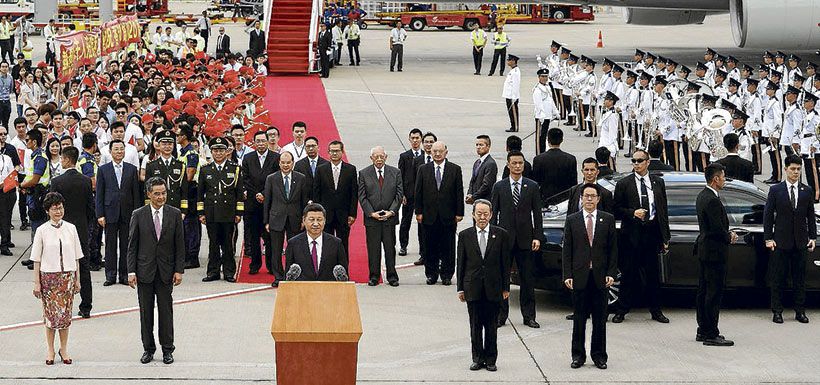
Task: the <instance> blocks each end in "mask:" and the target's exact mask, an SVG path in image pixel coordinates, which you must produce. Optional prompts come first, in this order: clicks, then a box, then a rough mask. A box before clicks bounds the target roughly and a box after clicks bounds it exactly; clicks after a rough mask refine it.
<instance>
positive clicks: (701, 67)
mask: <svg viewBox="0 0 820 385" xmlns="http://www.w3.org/2000/svg"><path fill="white" fill-rule="evenodd" d="M708 72H709V67H707V66H706V64H703V63H701V62H698V64H697V65H696V66H695V81H696V82H704V83H706V84H708V85H710V86H711V85H712V81H711V80H710V79H711V78H709V77H707V76H706V75H707V73H708Z"/></svg>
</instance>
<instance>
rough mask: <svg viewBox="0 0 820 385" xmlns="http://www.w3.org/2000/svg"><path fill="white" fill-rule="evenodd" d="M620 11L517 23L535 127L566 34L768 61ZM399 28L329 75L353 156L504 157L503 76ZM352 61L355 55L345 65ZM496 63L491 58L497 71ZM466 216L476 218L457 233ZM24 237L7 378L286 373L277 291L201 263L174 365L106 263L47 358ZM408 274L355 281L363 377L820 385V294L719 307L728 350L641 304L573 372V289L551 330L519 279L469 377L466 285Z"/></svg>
mask: <svg viewBox="0 0 820 385" xmlns="http://www.w3.org/2000/svg"><path fill="white" fill-rule="evenodd" d="M619 17H620V16H619V14H602V15H599V16H598V20H596V22H594V23H589V24H566V25H534V26H529V25H511V26H509V27H508V29H507V31H508V33H509V35H510V37H511V38H512V47H511V49H510V53H514V54H517V55H519V56H521V57H522V59H523V60H522V62H521V67H522V74H523V75H522V86H521V89H522V101H521V102H522V103H521V123H522V132H521V135H522V136H526V135H528V134H529V133H530V132H531V131H533V124H534V123H532V119H531V116H532V105H531V102H530V101H529V99H530V96H529V95H530V90H531V86H532V84H533V83H534V82H535V81H536V79H535V76H534V73H535V70H536V65H535V61H534V58H535V56H536V55H537V54H542V55H543V54H545V52H546V46H547V44H549V42H550V41H551V40H553V39H554V40H557V41H559V42H562V43H565V44H567V45H568V46H569V47H570V48H572V49H573V50H574V52H577V53H579V54H586V55H587V56H590V57H593V58H596V59H599V58H602V57H603V56H604V55H608V56H609V57H611V58H613V59H614V60H619V61H620V60H626V59H628V58H630V57H631V56H630V55H631V53H632V52H633V49H634V48H635V47H642V48H646V49H648V50H649V51H652V52H657V53H660V54H662V55H664V56H669V57H672V58H675V59H678V61H680V62H683V63H685V64H690V63H694V62H695V61H696V60H699V59H700V58H701V54H702V51H703V47H705V46H710V47H713V48H715V49H716V50H717V51H719V52H727V53H732V54H734V55H735V56H738V57H739V58H741V60H750V63H756V62H757V59H756V58H757V57H758V56H759V53H760V50H741V49H737V48H734V46H733V43H732V40H731V31H730V29H729V25H728V17H725V16H719V17H713V18H709V19H707V21H706V23H704V24H703V25H699V26H680V27H639V26H628V25H623V24H622V22H621V21H620V18H619ZM227 28H228V30H229V32H228V33H229V34H231V35H232V36H235V37H236V38H235V39H234V47H244V46H246V45H245V44H246V42H247V37H246V35H244V34H242V33H241V27H240V26H228V27H227ZM598 30H601V31H603V33H604V48H602V49H596V48H595V42H596V39H597V32H598ZM388 32H389V31H388V29H386V28H384V27H371V28H370V29H368V30H367V31H365V32H364V33H363V42H362V46H361V56H362V65H361V66H360V67H349V66H346V65H344V66H341V67H338V68H335V69H333V70H332V72H331V77H330V78H329V79H326V80H325V81H324V84H325V88H326V90H327V95H328V100H329V102H330V105H331V107H332V110H333V113H334V115H335V118H336V123H337V125H338V127H339V131H340V135H341V138H342V140H343V141H344V142H345V143H346V149H347V153H348V157H349V159H350V160H351V162H352V163H353V164H355V165H357V166H358V167H360V168H361V167H364V166H366V165H368V162H369V160H368V155H369V149H370V148H371V147H372V146H375V145H383V146H385V148H386V149H387V151H388V153H389V156H390V158H389V159H388V162H389V163H390V164H395V163H396V161H397V159H398V154H399V152H401V151H403V149H404V148H405V146H406V145H407V144H406V136H407V132H408V131H409V129H410V128H412V127H418V128H421V129H422V130H423V131H428V130H429V131H433V132H435V133H436V134H437V135H438V136H439V138H440V139H441V140H443V141H445V142H446V143H448V145H449V149H450V153H449V156H448V158H449V159H450V161H452V162H455V163H457V164H460V165H462V167H465V165H469V164H472V162H473V161H474V159H475V153H474V151H473V139H474V137H475V136H476V135H478V134H482V133H484V134H489V135H490V136H491V137H492V140H493V143H494V145H493V148H492V155H493V156H494V157H495V158H496V159H502V157H503V154H504V151H503V150H504V149H503V143H504V139H505V138H506V136H507V135H508V134H507V133H505V132H504V129H506V128H507V127H508V121H507V116H506V113H505V107H504V101H503V99H502V98H501V86H502V83H503V77H499V76H497V75H496V76H495V77H492V78H490V77H487V76H486V75H484V76H474V75H472V73H473V68H472V59H471V57H470V53H469V49H470V47H469V43H468V36H467V34H466V33H464V32H460V31H456V30H453V31H437V30H427V31H423V32H409V38H408V40H407V45H406V48H405V65H404V71H403V72H401V73H398V72H394V73H391V72H388V61H389V51H388V50H387V36H388ZM243 39H244V40H243ZM772 48H777V47H772ZM235 50H237V49H236V48H235ZM488 54H489V52H488ZM346 59H347V53H346V52H345V53H344V54H343V58H342V63H345V64H346V63H347V60H346ZM489 59H491V58H490V57H489V55H485V61H484V65H485V67H484V69H483V70H482V72H483V73H484V74H486V73H487V69H488V67H489V64H490V63H489ZM752 59H754V60H752ZM35 60H36V59H35ZM565 132H566V140H565V144H564V146H563V147H564V148H565V149H566V150H568V151H570V152H572V153H573V154H575V155H576V157H578V158H584V157H587V156H589V155H591V154H592V152H593V151H594V149H595V147H597V145H595V144H594V143H593V142H592V140H591V139H589V138H583V137H578V135H577V133H575V132H573V131H571V130H566V131H565ZM533 149H534V139H533V138H532V137H529V138H528V139H527V140H526V141H525V146H524V151H525V153H526V154H527V155H528V157H530V158H531V157H532V155H533V151H534V150H533ZM764 164H765V162H764ZM618 167H619V170H626V169H627V167H628V165H627V163H626V159H625V158H623V157H619V164H618ZM766 170H768V169H766ZM467 176H468V175H467V173H465V177H467ZM757 178H758V182H759V181H760V180H762V179H765V178H766V172H765V171H764V177H763V178H761V177H760V176H758V177H757ZM466 182H467V180H465V184H466ZM758 185H759V186H761V187H764V185H762V184H761V183H758ZM467 209H468V210H469V208H467ZM468 212H469V211H468ZM15 217H16V214H15ZM14 223H15V224H16V225H17V226H19V222H18V221H15V222H14ZM468 223H469V219H465V220H464V221H463V222H462V224H461V225H460V228H463V227H466V226H469V224H468ZM12 234H13V241H14V243H16V244H17V245H18V246H17V247H16V248H15V249H14V250H13V251H14V252H15V255H14V256H13V257H0V293H1V294H2V295H0V308H2V309H4V310H3V311H2V312H0V384H39V383H61V384H62V383H66V384H122V383H139V384H167V383H170V382H177V383H207V384H242V383H251V382H267V381H273V380H274V379H275V365H274V360H275V356H274V343H273V340H272V338H271V336H270V333H269V329H270V321H271V314H272V308H273V303H274V299H275V294H276V291H275V290H273V289H271V288H268V287H265V286H257V285H246V284H229V283H225V282H224V281H218V282H213V283H202V282H200V279H201V278H202V276H203V274H204V270H203V268H200V269H195V270H190V271H188V272H186V274H185V277H184V282H183V283H182V285H181V286H179V287H177V288H176V290H175V296H174V298H175V300H177V301H182V302H184V303H180V304H177V305H176V306H175V312H174V313H175V335H176V340H175V345H176V352H175V358H176V362H175V363H174V364H173V365H170V366H166V365H163V364H162V363H158V362H157V361H155V362H153V363H151V364H149V365H141V364H140V363H139V357H140V355H141V353H142V348H141V344H140V341H139V338H140V337H139V318H138V313H137V312H136V311H134V308H135V307H136V306H137V300H136V295H135V292H134V291H133V290H131V289H130V288H127V287H125V286H120V285H115V286H111V287H103V286H102V282H103V280H104V277H103V274H102V272H95V273H93V274H92V279H93V282H94V309H93V310H92V314H94V317H92V318H91V319H86V320H82V319H81V320H76V321H75V323H74V324H73V325H72V328H71V342H70V351H71V355H72V357H73V358H74V360H75V363H74V365H71V366H66V365H62V364H59V363H58V364H56V365H55V366H53V367H46V366H45V365H44V364H43V360H44V359H45V344H44V341H43V329H42V326H38V325H32V323H35V322H37V321H38V320H41V307H40V303H39V301H38V300H36V299H35V298H34V297H33V296H32V294H31V287H32V284H31V278H32V273H31V272H30V271H29V270H26V269H25V268H24V267H22V266H20V265H19V263H18V262H17V261H18V260H19V259H20V258H22V257H24V255H25V257H26V258H27V254H23V251H24V250H25V249H26V246H28V244H29V242H30V241H29V232H21V231H19V230H14V231H12ZM411 234H415V229H412V230H411ZM203 241H204V239H203ZM203 243H204V244H206V243H205V242H203ZM206 253H207V251H206V248H205V247H203V248H202V251H201V256H200V257H201V258H203V259H204V258H206ZM417 257H418V255H417V244H416V242H415V241H412V242H411V248H410V255H408V256H406V257H399V261H398V263H399V264H403V265H404V264H409V263H411V262H412V261H414V260H415V259H416V258H417ZM399 275H400V277H401V286H400V287H398V288H393V287H389V286H386V285H380V286H378V287H368V286H366V285H359V286H357V292H358V299H359V303H360V305H361V314H362V323H363V329H364V335H363V336H362V339H361V342H360V344H359V367H358V382H359V383H363V384H582V383H644V384H670V383H685V384H701V383H703V384H706V383H708V384H723V383H731V384H750V383H820V375H818V371H817V364H818V360H817V357H818V355H820V333H817V327H816V323H817V322H820V318H818V314H820V313H818V312H817V303H814V304H812V307H811V309H810V310H809V312H808V316H809V317H810V318H813V320H812V323H810V324H808V325H802V324H798V323H797V322H796V321H794V320H793V317H791V314H790V313H789V312H786V317H785V318H786V319H787V322H786V323H785V324H783V325H774V324H772V323H771V322H770V317H771V313H770V312H769V310H768V309H765V308H762V307H758V308H730V309H727V310H724V311H722V317H721V318H722V319H721V324H720V326H721V331H722V333H723V334H724V335H726V337H727V338H730V339H733V340H735V342H736V346H734V347H730V348H710V347H705V346H703V345H701V344H700V343H696V342H695V341H694V334H695V327H696V322H695V312H694V309H691V308H681V307H674V308H669V309H665V313H666V314H667V316H669V318H670V319H671V321H672V322H671V323H670V324H668V325H662V324H659V323H656V322H654V321H652V320H651V319H650V318H649V314H648V313H647V312H646V311H644V310H637V311H633V312H632V313H630V315H629V316H628V317H627V321H626V322H624V323H622V324H618V325H614V324H608V338H607V340H608V352H609V357H610V358H609V369H608V370H606V371H600V370H598V369H595V368H594V366H592V365H591V362H589V361H588V365H586V366H584V367H583V368H581V369H577V370H573V369H570V368H569V363H570V351H569V350H570V336H571V329H572V324H571V322H569V321H566V320H564V315H565V314H567V312H568V311H570V309H569V306H568V301H567V299H566V293H551V292H538V293H537V311H538V315H537V320H538V321H539V322H540V323H541V326H542V327H541V328H540V329H530V328H528V327H526V326H524V325H522V324H521V317H520V316H519V314H520V313H519V307H518V305H517V299H518V291H517V289H516V288H513V291H512V298H511V310H510V314H511V318H510V321H511V322H509V323H508V326H505V327H503V328H501V329H500V330H499V360H498V367H499V371H498V372H495V373H490V372H486V371H478V372H471V371H469V370H468V367H469V364H470V341H469V327H468V322H467V311H466V307H465V306H464V304H462V303H460V302H458V300H457V299H456V292H455V287H453V286H451V287H444V286H441V285H436V286H427V285H425V284H424V278H425V277H424V274H423V269H422V268H421V267H406V268H402V269H400V270H399ZM75 311H76V304H75Z"/></svg>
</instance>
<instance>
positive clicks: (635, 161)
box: [632, 158, 646, 164]
mask: <svg viewBox="0 0 820 385" xmlns="http://www.w3.org/2000/svg"><path fill="white" fill-rule="evenodd" d="M643 162H646V158H632V164H638V163H643Z"/></svg>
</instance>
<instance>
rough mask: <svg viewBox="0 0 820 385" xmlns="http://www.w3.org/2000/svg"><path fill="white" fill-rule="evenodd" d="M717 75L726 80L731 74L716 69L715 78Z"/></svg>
mask: <svg viewBox="0 0 820 385" xmlns="http://www.w3.org/2000/svg"><path fill="white" fill-rule="evenodd" d="M717 75H720V76H722V77H723V78H724V79H725V78H726V76H727V75H729V74H728V73H726V71H724V70H721V69H716V70H715V76H717Z"/></svg>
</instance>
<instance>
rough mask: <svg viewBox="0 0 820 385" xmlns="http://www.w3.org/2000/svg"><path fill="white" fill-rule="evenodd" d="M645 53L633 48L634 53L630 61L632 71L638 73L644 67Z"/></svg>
mask: <svg viewBox="0 0 820 385" xmlns="http://www.w3.org/2000/svg"><path fill="white" fill-rule="evenodd" d="M645 55H646V53H645V52H643V51H641V50H639V49H636V50H635V55H634V56H632V63H631V64H632V71H633V72H635V73H636V74H640V73H641V72H643V70H644V69H645V68H646V67H645V66H644V65H643V58H644V56H645Z"/></svg>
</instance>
